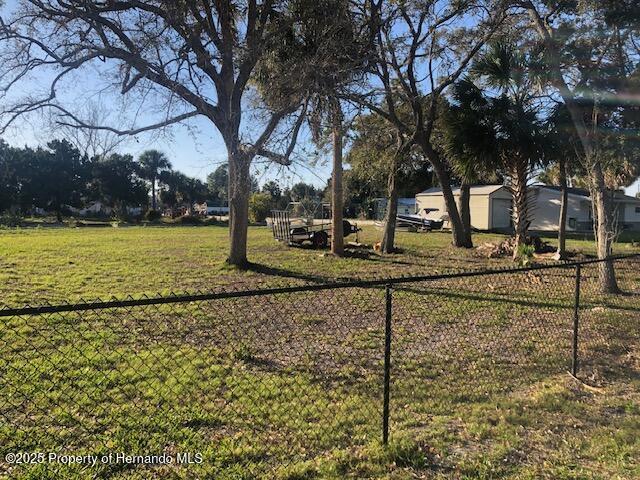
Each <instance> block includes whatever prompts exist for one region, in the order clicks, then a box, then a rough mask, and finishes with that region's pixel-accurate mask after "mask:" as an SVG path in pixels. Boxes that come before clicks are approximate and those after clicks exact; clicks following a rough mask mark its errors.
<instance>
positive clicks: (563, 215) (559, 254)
mask: <svg viewBox="0 0 640 480" xmlns="http://www.w3.org/2000/svg"><path fill="white" fill-rule="evenodd" d="M558 167H559V169H560V175H559V180H560V189H561V190H560V192H561V194H560V218H559V219H558V250H557V251H556V254H555V256H554V258H555V259H556V260H565V259H566V258H567V202H568V201H569V191H568V190H567V167H566V161H565V159H564V158H560V161H559V165H558Z"/></svg>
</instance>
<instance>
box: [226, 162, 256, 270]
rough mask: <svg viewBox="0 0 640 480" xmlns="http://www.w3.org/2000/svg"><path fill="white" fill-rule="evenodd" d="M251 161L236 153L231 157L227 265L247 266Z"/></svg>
mask: <svg viewBox="0 0 640 480" xmlns="http://www.w3.org/2000/svg"><path fill="white" fill-rule="evenodd" d="M250 165H251V160H250V159H249V158H247V156H246V155H242V154H241V153H238V152H235V153H231V154H230V155H229V241H230V245H229V257H228V258H227V263H229V264H231V265H236V266H238V267H245V266H246V265H247V263H248V262H247V230H248V226H249V190H250V184H251V177H250V174H249V166H250Z"/></svg>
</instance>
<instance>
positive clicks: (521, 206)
mask: <svg viewBox="0 0 640 480" xmlns="http://www.w3.org/2000/svg"><path fill="white" fill-rule="evenodd" d="M511 195H512V197H513V206H512V209H511V214H512V216H513V228H514V235H515V242H514V247H513V259H514V260H517V259H518V258H519V257H520V247H521V246H522V245H524V244H525V242H526V239H527V222H528V217H529V215H528V214H529V212H528V207H529V205H528V200H527V168H526V166H525V165H524V164H523V162H522V161H519V162H518V164H517V165H516V166H515V167H514V168H513V170H512V173H511Z"/></svg>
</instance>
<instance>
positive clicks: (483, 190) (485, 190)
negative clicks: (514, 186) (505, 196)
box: [418, 185, 506, 195]
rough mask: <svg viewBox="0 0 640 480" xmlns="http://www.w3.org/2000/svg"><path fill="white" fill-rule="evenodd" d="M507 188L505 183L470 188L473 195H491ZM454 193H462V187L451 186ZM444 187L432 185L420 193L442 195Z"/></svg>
mask: <svg viewBox="0 0 640 480" xmlns="http://www.w3.org/2000/svg"><path fill="white" fill-rule="evenodd" d="M501 188H506V187H505V186H504V185H473V186H471V187H470V188H469V190H470V193H471V195H491V194H492V193H493V192H496V191H498V190H500V189H501ZM451 190H452V191H453V194H454V195H457V194H459V193H460V187H451ZM441 193H442V188H440V187H432V188H428V189H426V190H425V191H424V192H420V193H418V195H440V194H441Z"/></svg>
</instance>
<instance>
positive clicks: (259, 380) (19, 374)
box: [0, 227, 640, 479]
mask: <svg viewBox="0 0 640 480" xmlns="http://www.w3.org/2000/svg"><path fill="white" fill-rule="evenodd" d="M148 230H151V229H148ZM148 230H144V229H142V228H140V229H133V228H132V229H123V230H122V232H120V231H115V233H116V237H117V236H119V235H122V237H120V238H119V239H117V238H116V239H104V238H100V239H98V240H96V242H98V241H101V242H103V243H96V244H91V243H90V244H89V245H86V244H85V245H83V241H82V239H81V238H79V237H74V236H73V235H70V237H68V236H67V233H66V232H65V233H64V234H63V237H62V238H59V239H58V238H57V237H54V238H53V239H51V238H49V237H48V235H49V232H35V233H33V235H35V236H36V237H31V238H30V239H29V238H27V237H29V235H32V232H26V233H24V235H25V236H26V237H22V236H20V235H22V234H23V232H17V233H15V234H16V235H18V236H17V237H11V238H13V243H12V242H10V241H8V240H7V238H8V237H2V239H1V241H2V242H3V243H2V245H3V246H4V245H7V244H9V245H10V247H11V249H13V251H14V252H18V255H17V256H16V257H15V260H12V261H13V262H14V266H13V267H11V268H9V269H3V273H2V274H3V275H9V276H11V275H13V276H14V277H15V278H17V279H18V280H19V281H18V282H17V287H18V288H19V289H22V291H21V293H19V294H18V295H17V296H13V297H12V296H11V295H12V293H11V288H10V287H9V286H8V285H6V284H5V286H4V287H1V288H3V289H4V290H3V295H5V298H6V296H8V298H10V299H13V301H15V302H19V299H20V298H22V297H21V296H20V295H26V294H27V292H29V291H30V290H29V289H30V288H32V287H33V284H32V283H31V282H33V283H37V284H38V285H40V287H41V288H42V290H40V294H41V295H42V297H41V298H47V299H49V300H56V299H57V297H56V295H58V294H60V295H66V297H65V298H73V296H74V295H75V292H80V291H81V290H82V288H87V290H88V291H89V296H90V295H102V296H104V295H103V293H101V292H105V291H106V292H109V293H115V294H117V293H120V292H125V291H126V292H127V293H129V292H131V290H133V291H135V292H137V293H139V292H140V291H146V292H155V291H156V290H158V289H161V288H155V287H156V286H160V285H165V286H166V285H174V284H176V285H182V283H181V282H184V284H185V285H186V284H190V283H191V282H193V285H198V287H197V288H206V289H208V288H215V286H225V285H227V284H228V283H231V282H233V283H235V284H238V283H239V284H240V286H241V287H242V286H244V285H247V286H249V285H251V286H253V285H257V284H260V285H261V284H272V283H273V282H277V281H281V279H282V278H284V279H286V281H287V282H289V281H294V280H295V281H312V280H313V278H310V279H305V278H302V276H303V275H312V276H316V277H317V278H318V279H319V280H317V281H321V280H323V279H327V278H333V277H339V278H344V277H349V276H385V274H386V273H387V270H385V268H389V270H388V271H389V272H395V271H396V269H399V270H400V271H402V272H406V273H414V272H415V273H433V271H435V270H436V269H437V268H441V269H443V270H444V269H446V268H453V267H462V266H465V265H474V266H476V267H477V266H479V265H483V264H484V262H487V260H485V259H479V258H477V257H474V256H473V255H472V254H471V253H463V254H460V253H458V252H453V250H452V249H450V247H448V246H447V245H446V243H447V242H448V237H445V236H436V235H440V234H436V235H430V234H428V235H419V234H404V235H406V237H403V241H404V242H405V245H406V246H405V251H404V253H402V254H400V255H394V256H393V257H390V258H389V259H387V258H380V259H374V260H371V261H368V260H362V259H360V258H348V259H345V260H338V259H335V258H332V257H324V256H321V255H320V254H319V252H316V251H313V250H303V249H294V250H289V249H286V248H284V247H282V246H280V245H277V244H273V243H272V240H271V239H270V237H269V235H268V232H266V233H265V231H264V229H255V230H252V240H251V241H252V245H253V246H254V247H253V248H256V247H255V246H256V245H260V244H261V243H260V242H264V245H265V250H266V252H260V249H259V248H258V249H256V250H252V257H254V259H255V261H256V263H258V264H260V265H263V266H265V268H263V270H262V271H250V272H236V271H233V270H228V269H226V268H225V267H224V266H222V264H221V263H217V262H222V259H223V252H222V256H219V253H220V252H216V253H215V254H214V258H216V259H217V260H214V259H209V261H210V262H211V263H210V264H209V268H205V267H203V266H201V265H199V264H198V259H199V258H200V254H202V253H204V251H205V250H206V251H211V250H212V248H211V245H212V244H211V243H207V242H210V241H211V240H210V239H207V238H206V237H205V236H202V237H200V236H199V235H201V233H199V232H203V234H202V235H204V234H206V235H221V234H222V232H220V231H217V230H216V229H214V228H209V227H207V228H198V229H193V230H190V229H177V228H176V229H164V230H162V232H163V233H162V235H166V237H167V238H162V236H158V235H159V234H158V232H159V231H160V229H156V230H155V231H153V232H152V233H149V231H148ZM183 230H184V232H183ZM83 232H84V231H83ZM164 232H168V233H166V234H165V233H164ZM193 232H195V233H193ZM72 233H75V232H72ZM101 233H103V232H101ZM224 234H225V235H226V231H225V232H224ZM10 235H12V234H10ZM38 235H44V238H45V239H48V240H46V241H44V240H43V238H42V237H40V238H38ZM130 235H131V236H130ZM180 235H185V237H184V238H183V239H182V240H180V238H181V237H180ZM194 235H195V236H196V238H191V236H194ZM365 235H371V236H372V237H373V236H374V235H375V232H374V231H368V232H365ZM220 238H221V237H220ZM220 238H218V243H219V242H221V241H222V240H220ZM478 238H479V239H480V240H481V241H482V240H484V239H485V237H478ZM89 239H93V237H91V236H90V237H89ZM30 242H33V243H32V244H31V246H32V247H34V246H37V248H36V247H34V249H30V248H28V246H29V244H30ZM43 242H44V243H43ZM49 242H51V243H49ZM105 242H106V244H105ZM180 242H182V243H180ZM200 242H203V243H204V245H201V243H200ZM412 242H415V244H413V243H412ZM420 242H423V243H426V244H427V245H426V247H425V245H421V244H420ZM476 242H477V243H478V239H477V240H476ZM53 245H56V247H55V248H54V247H53ZM73 245H80V247H79V248H78V249H77V250H79V251H82V250H83V248H84V249H85V254H84V255H81V256H78V257H74V259H75V260H72V261H74V262H76V261H77V262H79V264H81V265H83V266H86V267H88V268H89V269H91V268H95V269H96V270H98V271H101V272H103V273H104V275H105V276H104V277H102V276H99V275H97V276H95V277H93V275H95V274H91V277H92V279H93V278H94V281H93V283H83V282H86V281H87V279H86V277H84V276H83V275H84V274H82V275H80V276H78V277H76V276H74V275H71V272H70V271H68V270H66V268H67V267H65V263H64V261H60V262H58V263H56V261H57V256H56V253H55V252H56V248H57V249H58V250H57V251H60V252H61V251H64V249H66V251H67V254H69V253H68V252H71V251H73V252H76V249H75V248H74V247H73ZM107 245H109V247H108V248H107ZM114 245H120V250H121V251H122V252H123V255H124V256H113V255H114V253H115V252H114V251H113V250H112V248H113V247H114ZM180 245H182V247H183V248H184V249H185V250H184V251H183V252H182V253H180V250H178V249H177V248H178V247H179V246H180ZM185 245H186V246H185ZM575 246H578V247H579V246H580V244H575V245H574V247H575ZM201 247H202V248H203V250H200V249H201ZM204 247H206V248H204ZM587 247H588V246H587V245H586V244H585V245H584V248H585V249H586V248H587ZM165 248H166V249H169V250H170V251H172V252H173V253H172V254H171V255H167V253H166V252H165ZM172 248H173V249H174V250H171V249H172ZM220 248H222V247H220ZM60 249H63V250H60ZM103 250H105V251H103ZM138 250H140V251H141V253H140V256H132V254H133V252H137V251H138ZM36 252H39V253H40V254H43V252H44V253H46V255H42V256H39V257H38V258H35V257H34V255H35V253H36ZM3 253H4V250H3ZM75 254H76V253H74V255H75ZM263 254H264V257H261V255H263ZM216 255H218V256H217V257H216ZM93 257H95V260H94V261H92V260H91V258H93ZM7 258H9V256H8V255H5V256H3V261H6V259H7ZM12 258H13V257H12ZM127 259H128V260H127ZM159 259H164V261H165V262H166V269H167V270H169V271H172V272H173V273H172V275H166V272H164V273H163V268H162V263H161V262H160V260H159ZM434 259H438V260H439V263H438V264H437V265H436V266H435V267H434V264H433V261H434ZM203 261H204V260H203ZM159 262H160V263H159ZM94 263H95V264H96V265H94ZM101 263H104V264H106V266H105V265H101ZM491 263H492V264H493V265H495V263H493V262H491ZM39 264H42V265H43V269H44V270H47V269H48V275H50V276H51V278H50V282H49V283H47V282H44V283H39V282H42V281H43V280H42V278H43V277H42V275H44V273H43V272H40V269H38V268H36V267H37V266H38V265H39ZM369 265H372V266H369ZM436 267H437V268H436ZM618 267H619V268H618V271H619V272H620V275H621V285H622V287H623V288H624V289H625V290H626V291H627V292H628V294H627V295H624V296H615V297H614V296H606V297H605V296H602V295H600V294H599V293H597V289H596V287H595V285H596V278H597V272H596V271H595V269H594V267H589V268H585V269H584V272H583V274H584V277H583V300H584V302H585V303H584V310H583V312H581V315H582V317H581V318H582V324H581V325H582V337H581V344H580V358H581V370H580V372H581V373H580V376H579V378H580V381H578V380H575V379H573V378H572V377H570V376H569V375H568V374H566V371H567V370H568V368H569V364H570V354H571V350H570V342H571V323H572V313H573V312H572V300H573V286H574V283H573V278H572V276H571V272H568V271H566V270H560V269H557V270H556V269H554V270H550V271H545V272H538V273H535V274H533V273H531V274H501V275H495V276H491V277H474V278H466V279H456V280H442V281H438V282H429V283H426V282H423V283H420V284H411V285H407V286H405V287H403V288H399V289H396V291H394V299H393V302H394V303H393V306H394V331H393V348H392V362H393V363H392V384H391V402H392V403H391V412H392V417H391V439H392V441H391V444H390V445H389V447H387V448H382V446H381V445H380V436H381V431H380V428H381V425H380V424H381V419H380V415H381V402H382V389H381V384H382V359H383V348H382V347H383V344H384V323H383V319H384V296H383V291H382V290H380V289H355V288H353V289H346V290H340V291H332V292H328V293H327V292H314V293H302V294H290V295H276V296H270V297H261V298H258V299H226V300H222V301H215V302H201V303H191V304H183V305H171V306H169V305H163V306H153V307H136V308H129V309H109V310H103V311H100V312H92V313H84V314H80V313H70V314H54V315H46V316H34V317H20V318H10V319H3V322H2V323H1V324H0V325H1V326H0V352H1V353H0V391H1V392H2V398H1V399H0V459H1V458H3V457H4V455H5V454H6V453H9V452H15V451H31V452H33V451H50V450H54V451H60V452H65V453H73V454H82V453H94V454H101V453H107V452H120V451H121V452H125V453H128V454H161V453H168V454H176V453H179V452H192V453H195V452H198V453H202V454H203V460H204V461H203V463H201V464H191V465H176V464H172V465H155V466H134V465H122V464H119V465H101V466H99V467H97V468H86V467H82V466H70V467H64V466H60V465H21V466H17V467H16V466H14V467H13V468H11V467H10V466H9V465H7V464H6V463H2V461H1V460H0V476H1V475H2V474H6V475H9V476H11V477H15V478H27V479H36V478H37V479H40V478H45V479H47V478H52V479H53V478H56V479H58V478H78V479H80V478H82V479H84V478H113V479H147V478H184V479H191V478H216V479H218V478H222V479H231V478H234V479H235V478H282V479H284V478H287V479H314V478H331V479H340V478H387V479H405V478H406V479H410V478H456V479H458V478H465V479H471V478H517V479H534V478H549V479H552V478H553V479H556V478H560V479H563V478H566V479H570V478H571V479H573V478H607V477H608V478H624V479H626V478H628V479H632V478H637V477H638V476H639V475H640V465H639V464H638V459H639V458H640V440H639V438H640V409H639V408H638V405H639V404H640V393H639V392H640V375H639V371H640V364H639V358H638V346H639V344H640V338H639V335H640V334H639V332H640V329H639V328H638V327H639V326H640V325H639V324H640V312H639V309H640V301H639V297H638V296H637V292H638V280H639V275H640V273H639V269H638V268H637V267H638V262H637V261H636V262H632V263H630V264H628V265H626V266H624V267H623V266H622V265H618ZM7 270H8V271H7ZM71 270H73V269H71ZM209 270H211V271H209ZM37 272H40V273H37ZM278 272H280V273H281V274H282V275H279V274H278ZM143 273H144V275H143ZM294 274H295V275H296V276H297V277H294V276H293V275H294ZM30 275H33V277H32V279H30ZM273 276H275V277H276V279H273V278H271V277H273ZM25 277H26V278H25ZM298 277H300V278H298ZM65 282H68V283H65ZM174 282H175V283H174ZM208 282H211V283H210V284H209V283H208ZM216 282H218V283H216ZM270 282H271V283H270ZM236 286H237V285H236ZM184 288H188V287H184ZM172 289H174V288H172ZM175 289H178V288H175ZM35 291H36V290H33V291H32V292H31V295H32V296H31V297H30V298H33V294H34V292H35ZM81 295H83V296H86V295H87V293H82V294H81ZM35 303H39V302H35ZM583 382H584V383H583Z"/></svg>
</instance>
